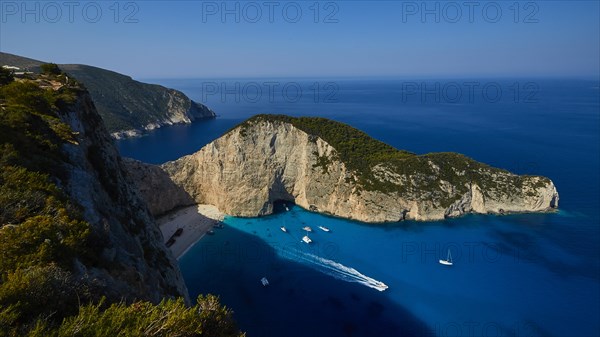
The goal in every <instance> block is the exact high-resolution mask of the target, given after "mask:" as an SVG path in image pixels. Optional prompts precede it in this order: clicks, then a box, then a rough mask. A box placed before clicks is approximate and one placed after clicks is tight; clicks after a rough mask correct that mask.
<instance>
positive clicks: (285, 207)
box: [283, 204, 290, 212]
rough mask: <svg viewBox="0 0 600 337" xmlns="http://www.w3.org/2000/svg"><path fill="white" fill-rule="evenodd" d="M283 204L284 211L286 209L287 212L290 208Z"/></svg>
mask: <svg viewBox="0 0 600 337" xmlns="http://www.w3.org/2000/svg"><path fill="white" fill-rule="evenodd" d="M283 206H285V211H286V212H288V211H289V210H290V209H289V208H288V207H287V205H285V204H284V205H283Z"/></svg>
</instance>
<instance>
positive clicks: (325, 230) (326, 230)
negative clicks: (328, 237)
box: [319, 226, 330, 232]
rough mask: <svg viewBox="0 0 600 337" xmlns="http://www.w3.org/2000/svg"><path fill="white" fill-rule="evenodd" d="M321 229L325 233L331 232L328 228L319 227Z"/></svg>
mask: <svg viewBox="0 0 600 337" xmlns="http://www.w3.org/2000/svg"><path fill="white" fill-rule="evenodd" d="M319 229H320V230H322V231H323V232H330V230H329V228H327V227H323V226H319Z"/></svg>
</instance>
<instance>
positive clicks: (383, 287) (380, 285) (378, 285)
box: [375, 281, 389, 291]
mask: <svg viewBox="0 0 600 337" xmlns="http://www.w3.org/2000/svg"><path fill="white" fill-rule="evenodd" d="M387 288H389V287H388V286H387V284H385V283H383V282H380V281H377V282H375V289H377V290H379V291H384V290H386V289H387Z"/></svg>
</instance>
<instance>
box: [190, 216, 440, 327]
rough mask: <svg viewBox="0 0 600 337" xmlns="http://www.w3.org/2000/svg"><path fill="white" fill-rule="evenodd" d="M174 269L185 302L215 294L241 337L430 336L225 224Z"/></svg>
mask: <svg viewBox="0 0 600 337" xmlns="http://www.w3.org/2000/svg"><path fill="white" fill-rule="evenodd" d="M283 248H285V247H283ZM180 266H181V270H182V272H183V275H184V278H185V281H186V283H187V285H188V288H189V291H190V295H191V296H192V298H195V297H196V296H198V294H201V293H213V294H218V295H220V297H221V301H222V302H223V303H224V304H226V305H227V306H228V307H230V308H232V309H233V310H234V311H235V318H236V320H237V321H238V323H239V326H240V328H241V329H242V330H243V331H246V332H247V333H248V335H249V336H276V337H284V336H293V337H295V336H298V337H300V336H434V335H435V334H434V332H433V331H432V330H430V328H429V327H428V326H427V325H426V324H425V323H424V322H422V321H421V320H419V319H418V318H417V317H415V316H414V315H412V314H411V313H410V312H408V311H407V310H406V309H404V308H402V307H400V306H398V305H397V304H396V303H393V302H391V301H390V300H388V299H387V298H386V296H385V294H384V293H380V292H378V291H377V290H375V289H372V288H369V287H366V286H364V285H361V284H358V283H349V282H344V281H340V280H337V279H335V278H333V277H331V276H327V275H325V274H322V273H320V272H318V271H316V270H313V269H311V268H310V267H307V266H305V265H303V264H301V263H298V262H294V261H291V260H287V259H283V258H281V257H279V256H278V255H277V254H276V251H275V249H274V248H273V247H272V246H270V245H269V244H268V243H267V242H265V241H263V240H262V239H260V238H258V237H256V236H253V235H251V234H247V233H244V232H242V231H239V230H237V229H235V228H232V227H230V226H226V227H225V228H224V229H221V230H218V231H217V232H216V235H214V236H210V237H205V238H204V239H202V240H201V241H200V242H199V243H198V244H196V246H194V247H193V248H192V249H191V250H190V251H189V252H188V253H187V254H186V255H185V256H184V257H182V258H181V260H180ZM263 276H266V277H267V278H268V280H269V282H270V285H269V286H267V287H263V286H262V284H261V282H260V279H261V278H262V277H263ZM387 291H399V290H398V289H396V290H394V289H388V290H387Z"/></svg>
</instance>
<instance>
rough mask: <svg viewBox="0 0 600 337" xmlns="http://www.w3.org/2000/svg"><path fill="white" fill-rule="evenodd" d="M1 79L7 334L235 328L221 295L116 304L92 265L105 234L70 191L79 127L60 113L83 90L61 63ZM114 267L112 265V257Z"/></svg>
mask: <svg viewBox="0 0 600 337" xmlns="http://www.w3.org/2000/svg"><path fill="white" fill-rule="evenodd" d="M42 70H43V74H41V75H32V76H30V79H19V80H16V81H15V80H14V79H13V78H12V77H11V74H8V73H6V72H5V71H2V73H0V75H1V76H0V77H1V78H3V81H2V84H1V85H0V255H1V256H2V257H1V258H0V336H23V335H29V336H236V335H239V332H238V330H237V328H236V326H235V324H234V322H233V319H232V312H231V310H229V309H227V308H225V307H223V306H221V305H220V304H219V301H218V298H216V297H214V296H208V297H202V296H201V297H199V298H198V299H197V303H196V305H194V306H192V307H187V306H185V304H184V302H183V300H182V299H172V300H163V301H162V302H161V303H159V304H152V303H149V302H145V301H133V302H131V303H123V302H119V301H112V302H111V303H109V300H107V297H105V294H104V293H102V292H101V291H99V289H100V288H99V287H98V286H97V285H96V284H95V283H94V280H93V278H92V277H83V276H82V274H81V272H80V270H81V268H82V267H83V266H86V267H90V266H92V267H93V266H97V265H99V264H101V263H102V260H101V258H100V256H101V252H102V250H103V248H105V247H103V241H102V239H101V238H99V237H96V234H95V233H94V231H93V230H92V228H91V225H90V224H89V223H87V222H86V221H85V220H84V219H83V216H82V209H81V206H79V205H78V204H77V203H76V202H73V201H72V200H70V198H69V197H68V196H67V195H66V194H65V192H64V191H63V190H62V188H61V186H64V184H65V183H66V182H67V179H68V172H66V171H65V168H64V163H65V162H66V161H67V160H68V159H67V156H66V154H65V153H63V146H64V145H65V144H67V143H71V144H77V137H76V136H77V135H76V134H75V133H73V131H72V130H71V128H70V127H69V125H67V124H65V123H63V122H62V121H61V119H60V117H61V116H63V114H64V113H65V112H66V111H68V110H69V109H70V108H73V107H74V104H75V103H76V101H77V99H78V96H79V95H80V94H81V93H83V92H84V89H83V88H82V87H81V85H80V84H78V83H77V82H76V81H74V80H72V79H68V78H67V76H66V75H65V74H64V73H62V71H60V69H59V68H58V67H56V65H43V66H42ZM109 267H110V266H109Z"/></svg>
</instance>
